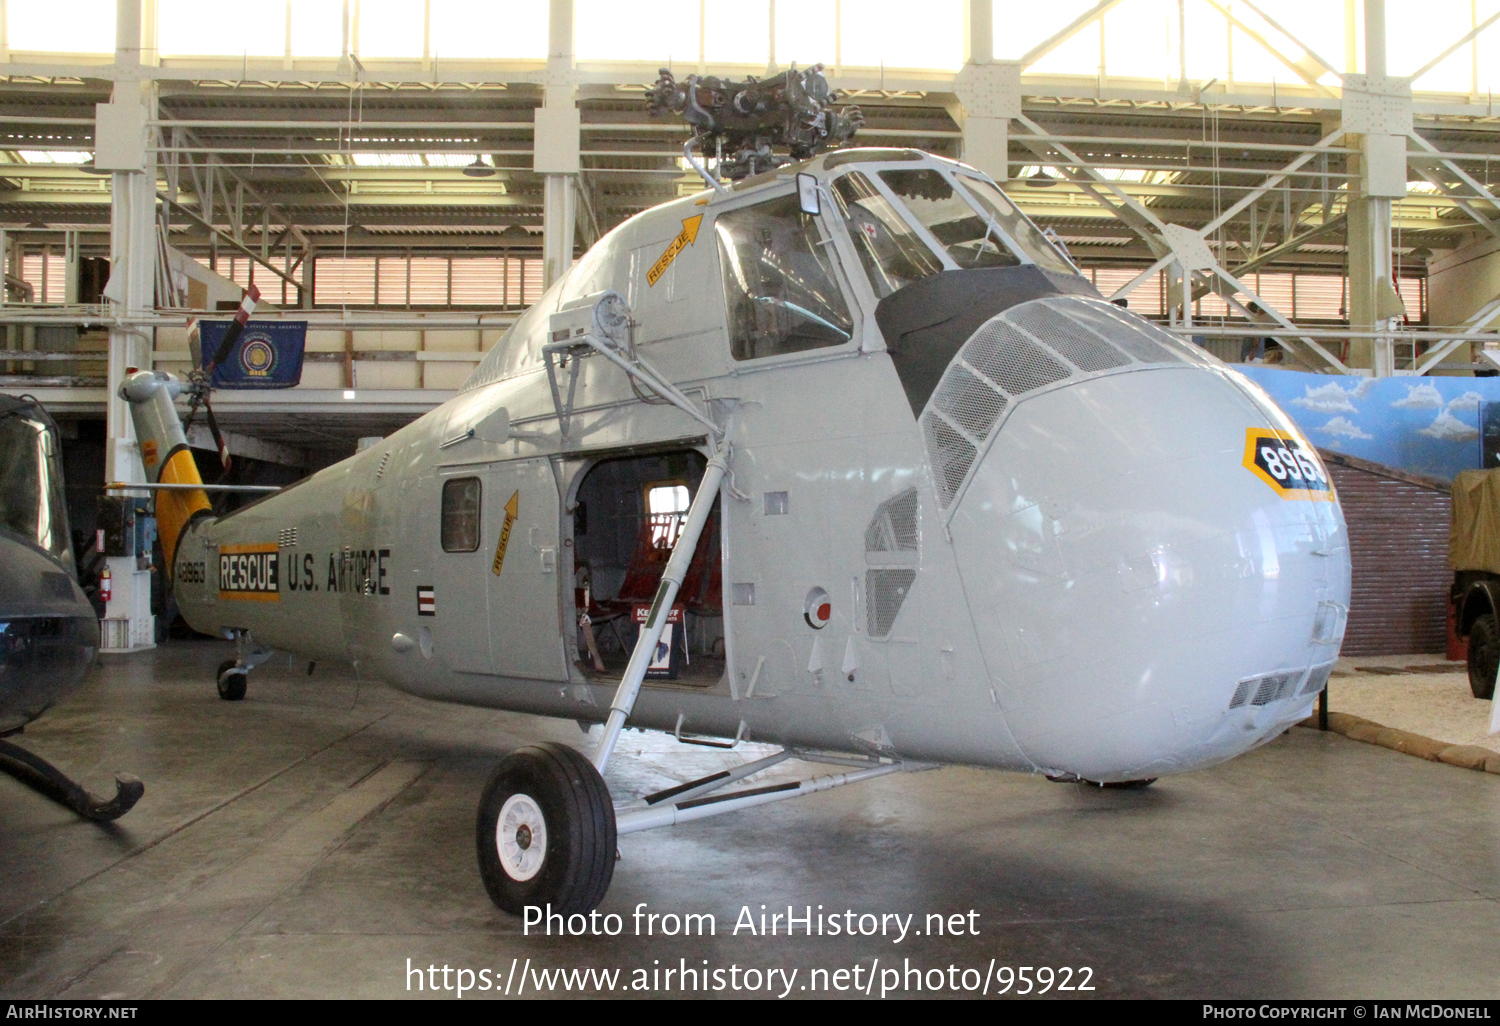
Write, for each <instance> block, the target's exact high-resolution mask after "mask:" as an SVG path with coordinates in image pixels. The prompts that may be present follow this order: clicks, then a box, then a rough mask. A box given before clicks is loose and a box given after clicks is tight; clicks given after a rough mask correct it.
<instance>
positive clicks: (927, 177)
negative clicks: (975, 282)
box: [880, 167, 1021, 268]
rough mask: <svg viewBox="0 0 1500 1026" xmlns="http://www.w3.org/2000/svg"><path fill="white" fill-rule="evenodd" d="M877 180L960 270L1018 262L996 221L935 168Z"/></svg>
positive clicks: (890, 174)
mask: <svg viewBox="0 0 1500 1026" xmlns="http://www.w3.org/2000/svg"><path fill="white" fill-rule="evenodd" d="M880 180H881V181H883V182H885V184H886V185H887V186H889V187H890V190H891V191H892V192H894V193H895V194H896V196H897V197H898V198H899V199H900V200H901V202H903V203H905V204H906V209H908V210H910V211H911V212H912V215H913V216H914V217H915V218H916V219H917V220H918V221H920V222H921V223H922V227H924V228H926V229H927V230H928V231H930V232H931V233H932V234H933V237H934V238H936V239H937V240H938V243H939V244H940V245H942V246H943V247H944V248H945V249H947V251H948V255H949V256H950V257H952V258H953V262H954V263H956V264H957V265H958V266H959V267H962V268H969V267H1014V266H1015V265H1016V264H1019V263H1021V257H1020V256H1019V255H1018V254H1017V252H1016V250H1015V249H1014V248H1013V247H1012V245H1011V243H1010V240H1009V239H1007V238H1005V235H1004V232H1003V230H1000V229H999V227H998V225H997V224H996V221H995V218H994V217H993V216H991V215H990V214H989V213H988V212H986V213H985V215H984V216H980V214H979V213H978V212H977V211H976V210H975V209H974V208H973V207H972V206H970V205H969V204H968V203H967V202H966V201H965V200H964V197H963V194H962V193H960V192H959V191H958V190H957V189H956V188H954V187H953V183H952V182H950V181H948V179H946V178H944V177H943V173H942V172H941V171H939V170H937V169H936V168H931V167H924V168H915V169H912V170H900V171H882V172H880Z"/></svg>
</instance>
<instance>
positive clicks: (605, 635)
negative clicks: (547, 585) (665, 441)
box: [571, 449, 725, 687]
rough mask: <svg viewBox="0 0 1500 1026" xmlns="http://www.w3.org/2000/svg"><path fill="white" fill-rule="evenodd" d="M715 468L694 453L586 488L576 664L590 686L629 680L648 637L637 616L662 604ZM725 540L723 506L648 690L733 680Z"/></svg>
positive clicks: (588, 479)
mask: <svg viewBox="0 0 1500 1026" xmlns="http://www.w3.org/2000/svg"><path fill="white" fill-rule="evenodd" d="M706 464H707V460H705V459H704V457H703V455H702V454H701V453H698V452H696V451H694V450H691V449H679V450H673V451H670V452H662V453H653V454H651V455H647V456H629V457H623V458H620V459H612V460H603V461H601V462H599V463H597V464H595V465H594V466H593V467H591V468H589V470H588V472H587V473H586V474H585V475H584V477H583V480H582V481H580V482H579V485H578V490H577V492H576V494H575V498H574V505H573V523H572V525H571V526H572V532H573V567H574V574H573V602H574V618H575V620H576V621H577V622H578V629H577V632H576V633H577V638H576V648H575V654H576V657H577V663H576V665H577V666H578V668H579V669H580V670H581V671H583V672H584V673H585V674H587V675H588V676H589V677H590V678H598V679H613V680H618V679H619V676H620V674H621V673H622V672H623V671H624V669H625V663H626V661H627V660H628V659H629V658H630V653H631V651H632V649H633V648H634V646H635V639H636V635H637V633H638V630H639V628H638V627H637V624H636V617H637V611H638V609H639V608H640V607H645V606H649V605H650V603H651V600H652V599H653V598H654V597H655V595H656V589H657V587H658V586H659V585H660V583H661V576H662V573H663V571H664V570H665V569H666V566H667V560H668V558H669V557H670V556H671V554H672V549H673V546H675V545H676V543H677V539H678V536H679V535H680V534H681V532H682V529H683V525H684V524H685V523H686V521H687V511H688V506H689V504H690V503H691V501H692V497H693V496H694V495H695V494H696V493H697V489H698V484H699V482H701V481H702V480H703V470H704V467H705V466H706ZM719 530H720V527H719V503H718V501H717V500H715V502H714V506H713V510H712V511H711V512H710V514H709V519H708V523H707V524H706V525H705V526H704V529H703V534H702V536H701V537H700V538H699V539H698V545H697V548H696V549H695V550H694V553H693V560H692V563H691V564H690V565H689V567H688V572H687V576H686V577H685V578H684V579H683V582H682V587H681V588H680V589H679V591H678V593H677V601H676V605H677V606H678V607H680V609H679V615H678V616H677V617H675V618H674V620H675V622H673V623H671V624H669V626H670V627H671V628H672V629H671V635H672V637H671V640H670V642H667V643H666V645H665V647H662V648H660V650H659V658H658V659H657V660H656V661H655V663H654V665H655V669H654V671H653V672H652V673H651V674H648V680H647V682H648V683H656V684H663V683H667V684H677V685H687V686H694V687H708V686H712V685H713V684H716V683H717V682H718V681H719V680H720V678H722V677H723V675H724V666H725V659H724V606H723V591H724V584H723V580H724V576H723V559H722V555H721V551H720V544H719ZM585 613H586V614H587V617H586V619H585V617H584V616H583V615H582V614H585ZM590 641H592V645H593V648H592V650H591V649H590ZM664 641H665V639H664ZM596 654H597V656H598V662H597V663H596V662H595V655H596ZM600 665H602V666H603V667H604V669H603V671H600V670H599V669H598V667H599V666H600Z"/></svg>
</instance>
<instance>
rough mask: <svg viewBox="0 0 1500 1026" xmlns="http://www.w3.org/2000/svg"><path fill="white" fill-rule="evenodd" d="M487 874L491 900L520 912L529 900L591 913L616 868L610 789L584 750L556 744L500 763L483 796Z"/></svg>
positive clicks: (479, 840) (481, 843)
mask: <svg viewBox="0 0 1500 1026" xmlns="http://www.w3.org/2000/svg"><path fill="white" fill-rule="evenodd" d="M475 842H476V844H477V846H478V851H479V875H480V876H481V877H482V878H483V880H484V886H485V890H487V891H488V892H489V895H490V899H491V900H492V901H494V903H495V904H496V905H498V906H499V907H500V908H501V909H503V910H505V911H506V912H509V913H511V914H513V915H520V914H521V912H522V910H523V909H524V908H525V906H527V905H541V906H545V905H547V904H551V906H552V910H553V911H554V912H560V913H562V914H563V915H569V914H571V913H574V912H589V911H591V910H593V909H594V908H595V907H596V906H597V905H598V904H599V902H600V901H602V900H603V898H604V893H605V891H607V890H608V889H609V882H610V879H611V878H612V877H613V876H614V871H615V848H616V831H615V809H614V804H613V802H612V801H611V799H610V796H609V788H608V786H606V784H605V783H604V778H603V777H601V776H600V775H599V771H598V770H596V769H595V768H594V766H593V764H592V763H591V762H589V760H588V759H586V758H584V756H583V755H582V754H581V753H579V752H578V751H576V750H574V749H572V748H569V747H567V746H566V745H560V744H556V743H553V742H550V741H549V742H543V743H542V744H538V745H530V746H528V747H526V748H521V749H517V750H516V751H514V752H512V753H511V754H510V755H507V756H506V757H505V758H504V759H502V760H501V761H500V765H498V766H496V767H495V772H494V773H493V774H492V775H491V776H490V781H489V783H488V784H487V785H485V789H484V794H483V796H482V797H481V798H480V800H479V818H478V823H477V825H476V828H475Z"/></svg>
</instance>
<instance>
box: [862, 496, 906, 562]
mask: <svg viewBox="0 0 1500 1026" xmlns="http://www.w3.org/2000/svg"><path fill="white" fill-rule="evenodd" d="M865 551H866V552H915V551H917V490H916V489H915V488H908V489H907V490H906V491H904V492H902V493H901V494H900V495H897V496H896V497H895V498H891V499H887V500H886V501H885V502H882V503H881V504H880V506H879V508H878V509H876V510H875V518H874V519H873V520H871V521H870V526H869V527H866V528H865Z"/></svg>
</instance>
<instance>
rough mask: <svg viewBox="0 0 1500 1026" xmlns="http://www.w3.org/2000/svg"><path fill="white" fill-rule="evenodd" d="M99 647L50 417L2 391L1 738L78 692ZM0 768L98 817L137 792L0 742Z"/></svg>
mask: <svg viewBox="0 0 1500 1026" xmlns="http://www.w3.org/2000/svg"><path fill="white" fill-rule="evenodd" d="M98 651H99V621H98V620H97V619H96V618H95V612H94V607H93V605H92V604H91V603H90V602H89V600H88V597H87V595H85V593H84V591H83V589H82V588H81V587H79V584H78V567H77V563H76V560H75V556H74V553H73V547H72V541H71V536H70V534H69V531H68V507H67V500H66V497H65V493H64V490H63V472H62V447H61V442H60V438H59V435H58V431H57V424H56V423H55V422H54V421H53V419H52V417H51V416H50V415H49V414H48V413H47V411H46V409H45V408H44V407H43V406H42V405H41V404H40V403H38V402H36V401H35V400H34V399H31V398H30V397H28V396H11V395H0V738H7V737H12V736H14V735H18V734H20V733H21V732H22V731H23V730H24V729H25V728H26V725H27V724H29V723H31V722H32V721H33V720H35V719H36V718H37V717H39V716H41V715H42V714H43V713H45V712H46V711H47V710H48V709H50V708H52V706H53V705H55V704H56V703H57V702H58V701H60V700H61V699H63V698H65V697H67V695H68V694H70V693H71V692H73V691H75V690H77V688H78V686H79V685H80V684H82V683H83V678H84V676H85V675H86V674H87V673H88V670H89V667H90V666H92V665H93V663H94V657H95V655H96V654H97V653H98ZM0 772H5V773H7V774H9V775H10V776H12V777H14V778H16V779H17V780H19V781H20V782H21V783H23V784H25V785H26V786H28V787H30V788H32V789H33V790H35V791H37V792H38V793H40V794H42V795H45V796H46V797H48V798H51V799H52V800H53V801H56V802H58V803H59V804H62V805H65V806H67V807H68V808H70V809H72V810H73V811H74V812H76V813H78V815H80V816H82V817H83V818H85V819H90V820H94V821H96V822H104V821H108V820H113V819H118V818H119V817H120V816H123V815H124V814H125V813H127V812H129V811H130V810H131V808H133V807H134V806H135V803H136V802H137V801H139V800H140V798H141V796H142V795H143V794H144V793H145V785H144V784H142V783H141V781H140V780H138V779H137V778H135V777H133V776H131V775H129V774H125V773H121V774H117V775H116V776H115V794H114V795H113V796H111V797H108V798H101V797H98V796H96V795H93V794H90V793H89V792H88V791H86V790H84V789H83V787H81V786H80V785H79V784H77V783H75V782H74V781H73V780H71V779H70V778H68V777H67V776H66V775H65V774H63V772H62V771H61V770H59V769H58V768H57V767H55V766H53V765H52V764H51V763H49V762H47V761H46V760H45V759H42V758H40V757H39V756H37V755H35V754H34V753H32V752H29V751H27V750H26V749H24V748H22V747H21V746H20V745H17V744H15V743H14V742H12V741H5V740H0Z"/></svg>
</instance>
